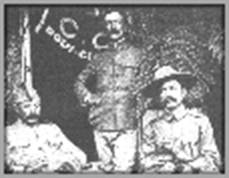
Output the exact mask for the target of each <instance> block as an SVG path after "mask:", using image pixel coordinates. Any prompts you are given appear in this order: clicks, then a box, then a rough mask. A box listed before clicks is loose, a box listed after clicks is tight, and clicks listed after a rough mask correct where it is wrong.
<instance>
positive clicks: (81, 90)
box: [74, 59, 96, 106]
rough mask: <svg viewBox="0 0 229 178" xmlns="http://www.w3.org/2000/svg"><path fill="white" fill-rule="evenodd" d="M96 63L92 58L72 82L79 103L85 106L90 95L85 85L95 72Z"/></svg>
mask: <svg viewBox="0 0 229 178" xmlns="http://www.w3.org/2000/svg"><path fill="white" fill-rule="evenodd" d="M95 69H96V65H95V62H94V59H92V60H91V61H90V62H89V63H88V64H87V65H86V68H85V69H83V70H82V71H81V73H80V74H79V75H78V77H77V79H76V81H75V83H74V92H75V93H76V95H77V97H78V99H79V101H80V104H81V105H82V106H86V105H87V104H88V103H89V98H90V96H91V95H92V94H91V92H90V91H89V90H88V88H87V87H86V82H87V79H88V78H89V77H90V76H92V75H94V74H95Z"/></svg>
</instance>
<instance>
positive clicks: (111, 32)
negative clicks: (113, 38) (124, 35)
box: [109, 29, 120, 34]
mask: <svg viewBox="0 0 229 178" xmlns="http://www.w3.org/2000/svg"><path fill="white" fill-rule="evenodd" d="M109 33H110V34H119V33H120V31H119V30H116V29H111V31H110V32H109Z"/></svg>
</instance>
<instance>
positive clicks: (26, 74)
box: [20, 9, 34, 96]
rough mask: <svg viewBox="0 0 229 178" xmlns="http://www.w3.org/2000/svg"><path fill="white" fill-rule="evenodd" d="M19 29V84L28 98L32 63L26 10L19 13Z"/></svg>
mask: <svg viewBox="0 0 229 178" xmlns="http://www.w3.org/2000/svg"><path fill="white" fill-rule="evenodd" d="M21 13H22V14H21V18H22V19H21V27H20V28H21V29H20V33H21V36H22V47H21V50H22V51H21V60H22V61H21V64H22V65H21V74H22V77H21V82H22V84H23V85H24V87H25V89H26V90H27V92H28V94H29V96H31V92H32V90H34V89H33V79H32V63H31V35H30V26H29V13H28V10H26V9H23V10H22V11H21Z"/></svg>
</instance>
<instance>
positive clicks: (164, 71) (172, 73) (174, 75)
mask: <svg viewBox="0 0 229 178" xmlns="http://www.w3.org/2000/svg"><path fill="white" fill-rule="evenodd" d="M171 79H176V80H178V81H179V82H180V83H181V84H182V86H184V87H185V88H187V89H190V88H192V87H193V86H194V85H195V83H196V81H197V79H196V77H195V76H194V75H193V74H192V73H191V72H189V71H179V70H176V69H174V68H173V67H172V66H169V65H167V66H162V67H160V68H159V69H158V70H156V71H155V74H154V78H153V81H152V83H151V85H150V86H148V87H147V88H146V89H147V90H148V89H153V88H154V89H156V88H158V87H160V86H161V85H162V84H163V83H164V82H165V81H168V80H171Z"/></svg>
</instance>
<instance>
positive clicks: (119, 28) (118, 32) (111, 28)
mask: <svg viewBox="0 0 229 178" xmlns="http://www.w3.org/2000/svg"><path fill="white" fill-rule="evenodd" d="M105 22H106V29H107V31H108V33H109V36H110V38H111V39H112V40H117V39H119V38H120V37H122V36H123V34H124V24H123V17H122V15H121V14H120V13H119V12H111V13H109V14H107V15H106V16H105Z"/></svg>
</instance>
